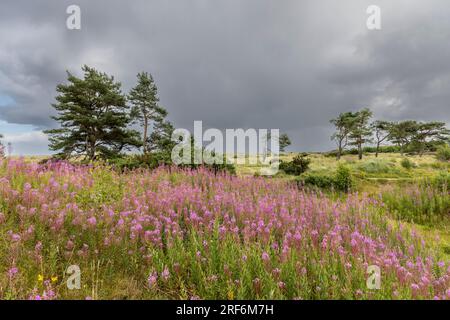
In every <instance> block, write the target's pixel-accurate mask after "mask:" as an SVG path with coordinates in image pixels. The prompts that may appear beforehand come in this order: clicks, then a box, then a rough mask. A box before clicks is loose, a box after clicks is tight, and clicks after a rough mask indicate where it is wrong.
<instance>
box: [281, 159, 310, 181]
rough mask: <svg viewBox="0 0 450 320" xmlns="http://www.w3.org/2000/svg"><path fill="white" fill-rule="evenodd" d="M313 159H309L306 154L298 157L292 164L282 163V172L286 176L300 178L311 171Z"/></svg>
mask: <svg viewBox="0 0 450 320" xmlns="http://www.w3.org/2000/svg"><path fill="white" fill-rule="evenodd" d="M310 163H311V159H309V158H308V155H307V154H306V153H302V154H299V155H296V156H295V157H294V158H293V159H292V161H290V162H283V161H282V162H281V163H280V170H283V171H284V172H285V173H286V174H291V175H295V176H299V175H301V174H302V173H305V172H306V171H307V170H308V169H309V164H310Z"/></svg>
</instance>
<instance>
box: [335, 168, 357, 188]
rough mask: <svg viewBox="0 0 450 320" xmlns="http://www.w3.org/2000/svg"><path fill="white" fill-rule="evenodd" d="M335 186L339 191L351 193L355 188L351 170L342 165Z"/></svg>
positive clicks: (338, 169) (336, 176) (337, 172)
mask: <svg viewBox="0 0 450 320" xmlns="http://www.w3.org/2000/svg"><path fill="white" fill-rule="evenodd" d="M334 186H335V188H336V189H337V190H339V191H343V192H349V191H350V190H351V189H352V187H353V178H352V173H351V171H350V169H349V168H348V167H347V166H345V165H342V164H340V165H339V166H338V168H337V170H336V174H335V176H334Z"/></svg>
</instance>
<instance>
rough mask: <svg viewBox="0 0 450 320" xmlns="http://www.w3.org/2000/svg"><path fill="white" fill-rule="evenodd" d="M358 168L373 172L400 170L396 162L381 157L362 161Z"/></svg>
mask: <svg viewBox="0 0 450 320" xmlns="http://www.w3.org/2000/svg"><path fill="white" fill-rule="evenodd" d="M357 169H358V170H360V171H362V172H365V173H371V174H381V173H395V172H397V171H398V170H397V169H396V168H395V164H393V163H390V162H387V161H386V160H381V159H373V160H369V161H366V162H363V163H360V164H358V165H357Z"/></svg>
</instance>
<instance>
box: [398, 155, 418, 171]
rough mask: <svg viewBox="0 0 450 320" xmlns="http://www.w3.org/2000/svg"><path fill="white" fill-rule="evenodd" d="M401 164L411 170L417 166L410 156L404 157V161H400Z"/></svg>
mask: <svg viewBox="0 0 450 320" xmlns="http://www.w3.org/2000/svg"><path fill="white" fill-rule="evenodd" d="M400 164H401V166H402V167H403V168H405V169H407V170H410V169H412V168H414V167H415V164H414V162H412V161H411V160H409V159H408V158H403V159H402V161H401V162H400Z"/></svg>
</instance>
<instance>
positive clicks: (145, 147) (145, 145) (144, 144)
mask: <svg viewBox="0 0 450 320" xmlns="http://www.w3.org/2000/svg"><path fill="white" fill-rule="evenodd" d="M147 128H148V118H147V117H145V116H144V137H143V141H142V151H143V152H144V154H145V153H147Z"/></svg>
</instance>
